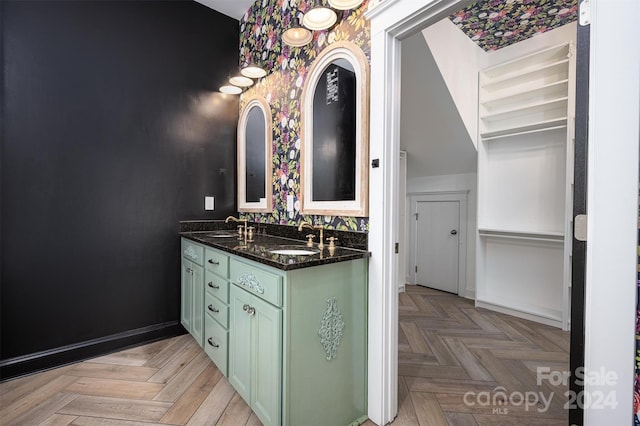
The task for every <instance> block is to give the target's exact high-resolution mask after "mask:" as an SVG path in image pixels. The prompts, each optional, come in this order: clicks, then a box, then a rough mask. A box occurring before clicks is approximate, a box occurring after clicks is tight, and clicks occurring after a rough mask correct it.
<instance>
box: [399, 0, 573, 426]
mask: <svg viewBox="0 0 640 426" xmlns="http://www.w3.org/2000/svg"><path fill="white" fill-rule="evenodd" d="M457 12H458V11H457V10H456V11H453V12H450V13H449V14H448V15H447V16H446V17H444V19H442V20H439V21H436V22H430V23H429V25H428V26H427V27H426V28H424V29H422V30H421V31H419V32H416V33H415V34H413V35H411V36H408V37H406V38H403V39H402V40H401V42H400V46H401V49H402V55H401V57H402V64H401V71H400V72H401V76H402V78H401V81H402V84H401V105H402V106H401V112H400V119H399V122H400V128H399V133H400V138H399V139H400V147H399V148H400V150H402V151H405V152H406V153H407V154H406V155H407V169H406V170H407V172H406V173H407V175H406V193H405V194H400V195H399V198H400V199H401V200H402V199H404V200H405V202H406V211H407V214H406V215H405V220H406V222H407V226H406V230H407V231H408V232H407V233H406V234H407V239H406V240H405V241H404V242H403V243H404V247H405V248H406V250H407V261H406V262H405V263H404V265H399V267H400V269H404V270H405V277H406V279H405V281H406V284H407V287H406V294H400V296H399V303H400V307H399V311H400V321H399V323H400V324H399V328H398V336H399V337H398V340H399V342H400V343H399V350H400V353H399V355H398V358H399V369H400V379H399V392H400V395H399V396H400V400H399V404H400V408H401V409H402V407H403V400H402V398H403V395H404V396H405V397H407V395H411V396H409V398H410V399H412V400H413V399H414V396H412V391H416V392H418V393H421V397H423V396H424V397H425V398H427V399H428V398H432V397H433V398H435V399H434V400H433V401H432V402H433V403H434V404H435V405H436V406H438V405H439V406H440V408H444V407H447V408H448V409H449V410H446V409H442V412H443V415H445V416H447V419H448V420H449V421H451V420H452V419H451V418H450V417H448V416H454V417H455V416H456V415H460V412H459V411H456V409H455V408H451V407H452V406H454V405H455V403H451V401H449V400H447V401H439V400H438V397H437V396H435V395H436V394H437V393H438V392H442V389H443V387H442V385H443V383H444V382H445V381H446V382H447V386H450V388H449V389H455V392H452V395H456V396H450V398H451V400H455V401H457V402H459V403H461V404H463V402H461V401H462V400H460V401H458V399H460V398H461V395H468V392H476V393H477V392H481V391H482V390H484V391H488V393H489V394H491V395H493V394H492V393H491V392H492V391H493V392H494V393H495V391H496V389H498V388H504V389H507V388H508V392H511V394H513V392H523V393H524V392H526V391H527V390H528V391H534V390H536V389H537V390H539V391H540V392H541V393H540V394H541V395H543V394H544V395H545V396H549V395H556V397H555V399H556V401H554V404H556V405H555V410H551V411H549V413H551V412H553V416H555V417H553V418H549V420H552V419H553V420H555V421H561V422H562V421H564V422H565V423H566V420H567V417H568V413H567V412H566V411H563V410H562V409H558V407H559V406H560V407H561V406H562V405H563V404H564V403H565V402H566V401H565V400H564V399H562V398H563V397H564V392H565V391H566V389H565V388H566V387H567V383H564V384H562V386H561V387H558V388H555V389H548V388H547V389H543V387H542V386H538V385H537V380H536V377H537V376H536V374H539V373H538V369H540V368H542V369H544V371H547V369H548V371H554V372H559V373H565V372H568V371H569V333H568V332H567V331H566V330H568V328H569V318H570V304H569V299H570V293H569V291H570V290H569V288H570V279H571V276H570V268H571V262H570V248H567V247H570V245H571V232H570V229H571V220H570V217H572V215H571V214H572V208H571V207H572V198H571V197H572V191H573V188H572V186H571V179H572V177H573V170H572V169H571V167H572V160H571V155H572V150H573V145H571V140H572V138H573V129H570V127H571V124H572V123H571V122H570V120H569V117H573V116H574V114H575V104H574V100H573V96H574V91H573V83H574V81H575V62H572V59H571V58H570V56H571V54H573V49H574V48H575V47H574V46H575V42H576V27H577V24H576V23H575V21H572V22H570V23H567V24H565V25H563V26H561V27H559V28H557V29H554V30H552V31H549V32H548V33H545V34H540V35H538V36H537V38H536V39H535V40H533V39H527V40H525V41H522V42H519V43H518V45H517V46H516V44H515V43H514V44H512V45H510V46H506V47H503V48H501V49H500V50H496V51H483V50H482V49H481V48H480V47H479V44H480V43H477V40H473V39H472V37H470V36H468V35H467V34H466V33H464V31H463V30H461V28H460V25H456V22H455V21H456V18H457V17H462V18H461V19H462V20H464V19H466V16H467V14H468V9H463V11H462V12H463V13H462V12H461V13H457ZM480 13H482V12H480ZM540 52H542V53H540ZM563 56H564V58H563ZM567 57H569V59H568V60H566V61H564V59H567ZM573 60H575V58H573ZM561 61H564V62H563V67H564V68H561V67H559V66H558V64H557V63H558V62H561ZM504 64H507V65H504ZM509 64H513V65H509ZM500 67H503V68H500ZM554 67H556V68H554ZM547 68H549V69H548V71H549V72H548V73H546V72H545V71H539V70H542V69H547ZM536 73H539V74H542V77H540V76H538V75H537V74H536ZM527 74H532V76H531V78H530V79H529V77H527V76H526V75H527ZM533 74H535V75H533ZM478 76H480V78H478ZM483 78H484V80H483ZM510 80H513V81H511V82H510ZM490 85H492V86H491V87H489V86H490ZM543 121H546V122H547V123H542V122H543ZM402 179H403V178H402V177H401V178H400V180H402ZM519 187H520V188H522V190H521V191H519V190H518V188H519ZM456 198H458V199H456ZM467 199H468V200H469V202H468V203H467ZM463 203H464V207H462V204H463ZM550 212H551V213H550ZM462 213H464V218H463V217H462ZM514 218H515V219H514ZM401 220H402V219H401ZM476 260H477V264H476ZM527 262H529V265H527ZM400 276H402V274H400ZM532 277H533V278H532ZM402 284H404V283H402ZM411 284H417V285H420V286H425V287H427V288H428V289H426V290H420V289H415V288H412V287H411ZM442 291H444V292H447V293H453V294H454V295H458V296H461V297H462V298H465V299H460V300H457V299H456V298H455V296H449V295H446V294H443V293H442ZM430 299H433V301H434V303H430ZM482 308H484V309H482ZM502 314H508V315H509V316H506V315H505V316H503V315H502ZM455 322H457V324H458V325H457V327H458V328H457V329H456V332H457V333H458V336H452V335H451V334H450V332H451V329H450V328H455V327H456V326H455V325H454V323H455ZM474 330H475V331H474ZM563 330H564V331H563ZM485 332H486V333H487V334H484V333H485ZM420 341H422V344H420V343H419V342H420ZM507 347H508V348H509V349H508V350H511V351H513V352H511V353H509V354H507V351H508V350H507V349H505V348H507ZM527 351H528V353H535V355H532V356H530V358H527V357H526V356H524V353H525V352H527ZM429 354H430V355H429ZM421 359H422V360H423V361H424V364H423V365H422V367H418V365H419V364H420V360H421ZM434 360H435V361H437V367H445V366H448V367H451V368H450V369H449V370H448V371H449V372H451V371H453V370H456V368H460V371H458V373H457V374H459V377H453V376H450V375H449V374H447V373H444V368H443V372H442V376H438V374H440V373H437V372H436V373H434V371H435V369H437V368H436V364H434V362H435V361H434ZM430 363H431V364H430ZM498 364H504V365H506V366H507V367H506V368H505V369H503V370H500V369H496V368H494V367H495V366H496V365H498ZM456 371H457V370H456ZM523 371H526V373H522V372H523ZM434 374H435V375H434ZM476 386H480V387H481V388H482V389H480V388H477V387H476ZM482 386H485V387H486V386H489V387H491V386H493V388H491V389H485V388H484V387H482ZM545 392H546V393H545ZM426 394H428V395H429V396H425V395H426ZM445 394H446V392H445ZM508 396H509V394H508V393H507V397H508ZM417 398H418V400H419V399H420V397H417ZM456 398H457V399H456ZM445 399H446V397H445ZM404 403H406V398H405V401H404ZM463 405H464V404H463ZM414 408H415V407H414ZM458 408H460V407H458ZM466 408H469V407H468V404H467V406H466ZM498 408H500V407H498ZM503 408H505V407H503ZM507 411H508V409H507ZM549 413H547V414H549ZM468 414H469V411H467V412H466V414H465V416H466V417H469V416H467V415H468ZM485 414H486V413H485ZM505 414H507V413H506V412H502V413H493V415H505ZM525 414H528V413H524V412H520V413H515V417H518V416H523V417H524V415H525ZM538 414H539V415H540V416H544V415H542V414H540V412H538ZM417 415H418V416H419V414H417ZM474 415H477V413H473V410H471V414H470V416H471V417H473V416H474ZM465 416H463V417H465ZM480 416H482V415H480ZM558 416H560V417H558ZM466 417H465V419H467V418H466ZM534 417H535V416H534ZM467 420H469V419H467ZM484 420H487V419H484ZM476 421H477V419H476Z"/></svg>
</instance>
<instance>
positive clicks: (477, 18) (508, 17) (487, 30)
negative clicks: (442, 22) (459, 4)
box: [449, 0, 578, 52]
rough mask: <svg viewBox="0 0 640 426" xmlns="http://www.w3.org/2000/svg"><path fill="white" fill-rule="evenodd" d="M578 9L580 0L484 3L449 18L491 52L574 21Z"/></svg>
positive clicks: (493, 1) (488, 0)
mask: <svg viewBox="0 0 640 426" xmlns="http://www.w3.org/2000/svg"><path fill="white" fill-rule="evenodd" d="M577 10H578V1H577V0H483V1H478V2H475V3H472V4H471V5H469V6H467V7H466V8H464V9H462V10H461V11H459V12H457V13H454V14H453V15H451V16H450V17H449V19H450V20H451V21H452V22H453V23H454V24H456V25H457V26H458V28H460V29H461V30H462V31H464V33H465V34H466V35H467V36H468V37H469V38H470V39H471V40H473V41H474V42H476V44H477V45H478V46H480V47H481V48H482V49H484V50H485V51H487V52H488V51H492V50H497V49H500V48H501V47H505V46H509V45H511V44H514V43H517V42H519V41H522V40H525V39H527V38H529V37H533V36H535V35H536V34H541V33H544V32H546V31H549V30H552V29H554V28H557V27H561V26H563V25H566V24H568V23H570V22H573V21H575V20H576V19H577V16H578V14H577Z"/></svg>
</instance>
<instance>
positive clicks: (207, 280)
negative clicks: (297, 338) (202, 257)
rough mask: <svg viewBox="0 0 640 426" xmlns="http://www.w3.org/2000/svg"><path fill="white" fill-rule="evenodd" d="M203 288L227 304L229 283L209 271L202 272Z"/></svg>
mask: <svg viewBox="0 0 640 426" xmlns="http://www.w3.org/2000/svg"><path fill="white" fill-rule="evenodd" d="M204 288H205V290H207V291H208V292H209V293H211V294H213V295H214V296H216V297H217V298H218V299H220V300H222V301H223V302H224V303H229V282H228V281H227V280H225V279H224V278H220V277H219V276H218V275H216V274H214V273H213V272H211V271H209V270H205V271H204Z"/></svg>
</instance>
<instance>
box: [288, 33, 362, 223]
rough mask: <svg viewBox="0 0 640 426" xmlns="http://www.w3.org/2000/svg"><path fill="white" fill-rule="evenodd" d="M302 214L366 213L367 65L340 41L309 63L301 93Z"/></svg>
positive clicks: (359, 52)
mask: <svg viewBox="0 0 640 426" xmlns="http://www.w3.org/2000/svg"><path fill="white" fill-rule="evenodd" d="M302 138H303V139H302V140H303V144H302V149H301V159H302V167H301V173H300V175H301V177H300V178H301V187H302V213H305V214H319V215H343V216H367V214H368V208H367V204H368V203H367V201H368V182H369V174H368V168H367V162H368V158H369V63H368V61H367V58H366V56H365V54H364V52H362V50H361V49H360V48H359V47H358V46H356V45H355V44H353V43H350V42H346V41H341V42H336V43H334V44H332V45H331V46H329V47H327V48H326V49H325V50H323V51H322V53H321V54H320V55H319V56H318V58H317V59H316V60H315V61H314V62H313V64H312V65H311V67H310V69H309V73H308V76H307V81H306V82H305V87H304V90H303V94H302Z"/></svg>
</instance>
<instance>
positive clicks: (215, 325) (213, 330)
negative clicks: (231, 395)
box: [203, 247, 229, 376]
mask: <svg viewBox="0 0 640 426" xmlns="http://www.w3.org/2000/svg"><path fill="white" fill-rule="evenodd" d="M204 259H205V260H204V265H205V271H204V283H205V284H204V301H203V304H204V312H205V322H204V342H203V346H204V350H205V352H206V353H207V355H209V358H211V360H212V361H213V362H214V363H215V364H216V366H217V367H218V369H219V370H220V371H221V372H222V374H224V375H225V376H227V374H228V361H229V351H228V343H229V281H228V278H229V255H228V254H226V253H223V252H221V251H218V250H214V249H212V248H210V247H206V248H205V256H204Z"/></svg>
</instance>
